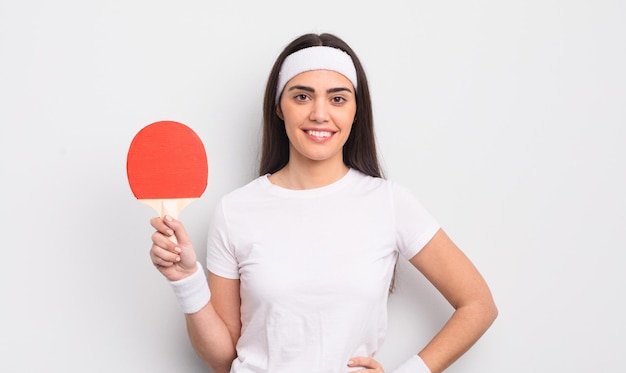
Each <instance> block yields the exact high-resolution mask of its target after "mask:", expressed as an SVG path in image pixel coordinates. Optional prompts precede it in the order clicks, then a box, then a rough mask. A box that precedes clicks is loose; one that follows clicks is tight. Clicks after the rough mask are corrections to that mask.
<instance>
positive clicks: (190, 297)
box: [169, 263, 211, 313]
mask: <svg viewBox="0 0 626 373" xmlns="http://www.w3.org/2000/svg"><path fill="white" fill-rule="evenodd" d="M169 283H170V285H172V289H174V294H175V295H176V299H177V300H178V304H179V305H180V308H181V309H182V311H183V312H184V313H196V312H198V311H200V310H201V309H202V307H204V306H206V304H207V303H209V300H211V291H210V290H209V284H207V280H206V275H205V274H204V271H203V270H202V266H201V265H200V263H196V271H195V272H194V273H193V274H192V275H191V276H188V277H185V278H183V279H182V280H177V281H170V282H169Z"/></svg>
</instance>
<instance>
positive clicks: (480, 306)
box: [410, 230, 498, 373]
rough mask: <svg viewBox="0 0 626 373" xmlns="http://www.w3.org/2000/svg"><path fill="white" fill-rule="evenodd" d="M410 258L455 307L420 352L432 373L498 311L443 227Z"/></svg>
mask: <svg viewBox="0 0 626 373" xmlns="http://www.w3.org/2000/svg"><path fill="white" fill-rule="evenodd" d="M410 261H411V264H413V266H415V268H417V269H418V270H419V271H420V272H422V274H424V276H425V277H426V278H427V279H428V280H429V281H430V282H431V283H432V284H433V285H434V286H435V288H437V290H439V292H441V294H442V295H443V296H444V297H445V298H446V299H447V300H448V302H450V304H451V305H452V307H454V309H455V311H454V313H453V314H452V316H451V317H450V319H449V320H448V321H447V322H446V324H445V325H444V326H443V327H442V329H441V330H440V331H439V332H438V333H437V335H435V337H434V338H433V339H432V340H431V341H430V342H429V343H428V344H427V345H426V347H424V349H422V351H420V353H419V356H420V357H421V358H422V359H423V360H424V362H425V363H426V365H428V367H429V368H430V370H431V372H433V373H438V372H442V371H443V370H444V369H446V368H447V367H449V366H450V365H451V364H452V363H453V362H454V361H456V360H457V359H458V358H459V357H461V355H463V354H464V353H465V352H466V351H467V350H469V348H470V347H471V346H472V345H473V344H474V343H475V342H476V341H477V340H478V339H479V338H480V337H481V336H482V335H483V333H484V332H485V331H486V330H487V329H488V328H489V326H490V325H491V324H492V323H493V321H494V320H495V319H496V317H497V315H498V310H497V308H496V305H495V303H494V300H493V297H492V295H491V291H490V290H489V287H488V286H487V283H486V282H485V280H484V279H483V277H482V276H481V275H480V273H479V272H478V270H477V269H476V267H474V265H473V264H472V263H471V262H470V260H469V259H468V258H467V257H466V256H465V254H463V252H462V251H461V250H460V249H459V248H458V247H457V246H456V245H455V244H454V243H453V242H452V240H451V239H450V238H449V237H448V235H447V234H446V233H445V232H444V231H443V230H439V231H438V232H437V233H436V234H435V236H434V237H433V238H432V239H431V240H430V242H429V243H428V244H427V245H426V246H425V247H424V248H422V250H420V252H419V253H417V254H416V255H415V256H414V257H413V258H411V260H410Z"/></svg>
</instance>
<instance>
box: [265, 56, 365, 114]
mask: <svg viewBox="0 0 626 373" xmlns="http://www.w3.org/2000/svg"><path fill="white" fill-rule="evenodd" d="M311 70H331V71H335V72H338V73H339V74H341V75H343V76H345V77H346V78H348V80H350V81H351V82H352V85H353V86H354V89H356V83H357V79H356V68H355V67H354V63H353V62H352V58H350V56H349V55H348V53H346V52H344V51H342V50H341V49H338V48H333V47H324V46H316V47H308V48H304V49H300V50H299V51H296V52H294V53H292V54H290V55H289V56H287V58H285V61H284V62H283V64H282V66H281V67H280V72H279V73H278V85H277V90H276V102H278V100H279V99H280V94H281V93H282V92H283V89H285V85H287V82H288V81H289V80H291V78H293V77H294V76H296V75H298V74H300V73H303V72H305V71H311Z"/></svg>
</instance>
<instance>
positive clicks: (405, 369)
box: [392, 355, 431, 373]
mask: <svg viewBox="0 0 626 373" xmlns="http://www.w3.org/2000/svg"><path fill="white" fill-rule="evenodd" d="M392 373H431V372H430V368H428V366H426V364H425V363H424V360H422V358H421V357H419V355H413V356H411V358H410V359H409V360H407V361H406V362H405V363H404V364H402V365H400V366H399V367H397V368H396V369H394V371H393V372H392Z"/></svg>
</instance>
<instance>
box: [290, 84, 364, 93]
mask: <svg viewBox="0 0 626 373" xmlns="http://www.w3.org/2000/svg"><path fill="white" fill-rule="evenodd" d="M296 89H299V90H302V91H306V92H311V93H315V89H314V88H313V87H309V86H306V85H294V86H292V87H290V88H289V89H288V90H287V91H293V90H296ZM337 92H350V93H353V92H352V90H351V89H350V88H347V87H337V88H330V89H328V90H327V91H326V93H337Z"/></svg>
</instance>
